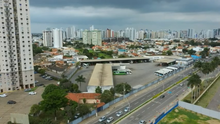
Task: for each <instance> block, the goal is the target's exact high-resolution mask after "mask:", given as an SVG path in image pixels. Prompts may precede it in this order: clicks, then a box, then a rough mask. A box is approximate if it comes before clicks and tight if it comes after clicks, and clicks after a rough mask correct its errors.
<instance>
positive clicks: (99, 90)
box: [95, 86, 102, 94]
mask: <svg viewBox="0 0 220 124" xmlns="http://www.w3.org/2000/svg"><path fill="white" fill-rule="evenodd" d="M95 92H96V93H100V94H102V88H101V87H99V86H98V87H96V89H95Z"/></svg>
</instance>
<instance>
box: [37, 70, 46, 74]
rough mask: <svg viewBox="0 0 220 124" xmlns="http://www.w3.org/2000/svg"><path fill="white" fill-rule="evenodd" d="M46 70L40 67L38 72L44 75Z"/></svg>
mask: <svg viewBox="0 0 220 124" xmlns="http://www.w3.org/2000/svg"><path fill="white" fill-rule="evenodd" d="M45 72H46V70H45V69H39V70H38V73H40V74H42V75H43V74H45Z"/></svg>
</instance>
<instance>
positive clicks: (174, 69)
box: [166, 66, 178, 71]
mask: <svg viewBox="0 0 220 124" xmlns="http://www.w3.org/2000/svg"><path fill="white" fill-rule="evenodd" d="M166 68H167V69H170V70H173V71H176V70H177V69H178V68H175V67H170V66H169V67H166Z"/></svg>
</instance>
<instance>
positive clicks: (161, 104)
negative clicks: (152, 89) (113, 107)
mask: <svg viewBox="0 0 220 124" xmlns="http://www.w3.org/2000/svg"><path fill="white" fill-rule="evenodd" d="M186 82H187V81H183V83H184V84H186ZM184 91H187V86H186V85H183V86H180V85H177V86H175V87H174V88H172V89H171V90H169V91H167V92H166V93H164V94H163V95H165V97H164V98H161V97H158V98H156V99H155V100H153V101H152V102H150V103H149V104H147V105H145V106H143V107H142V108H141V109H139V110H138V111H136V112H134V113H132V114H131V115H129V116H128V117H126V118H125V119H123V120H122V121H121V122H120V123H119V124H137V123H138V122H139V121H140V120H145V121H146V122H149V120H150V121H151V119H152V118H153V117H154V116H155V115H159V112H162V110H164V109H165V108H166V106H168V105H169V104H170V103H171V102H172V101H174V100H175V99H177V98H178V97H179V95H180V94H182V93H183V92H184ZM177 95H178V96H177Z"/></svg>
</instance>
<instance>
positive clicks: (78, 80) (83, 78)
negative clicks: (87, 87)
mask: <svg viewBox="0 0 220 124" xmlns="http://www.w3.org/2000/svg"><path fill="white" fill-rule="evenodd" d="M85 79H86V78H85V77H83V75H79V76H78V77H77V78H76V79H75V81H76V82H77V83H79V84H80V88H81V83H82V82H83V83H85V82H86V81H85Z"/></svg>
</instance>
